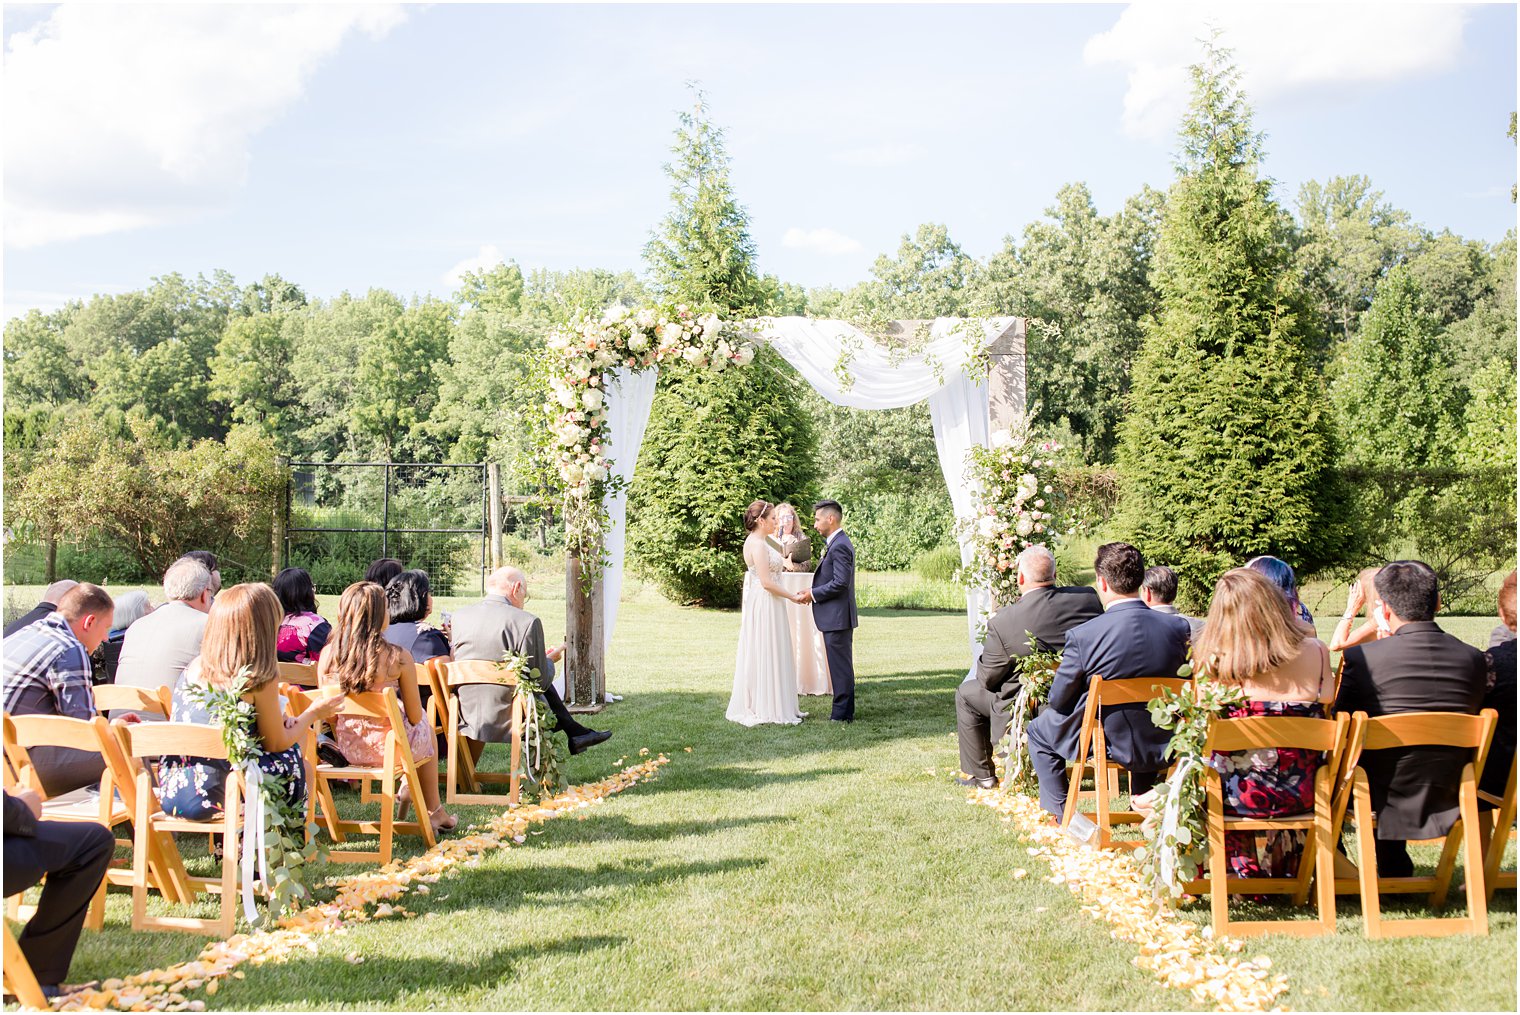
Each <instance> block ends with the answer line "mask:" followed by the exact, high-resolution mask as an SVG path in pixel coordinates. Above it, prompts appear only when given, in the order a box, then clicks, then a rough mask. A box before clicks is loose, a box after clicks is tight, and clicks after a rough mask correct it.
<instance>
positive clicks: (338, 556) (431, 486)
mask: <svg viewBox="0 0 1520 1015" xmlns="http://www.w3.org/2000/svg"><path fill="white" fill-rule="evenodd" d="M486 471H487V470H486V466H485V465H483V464H479V463H475V464H465V465H460V464H452V463H450V464H437V463H428V462H291V463H290V483H289V485H288V486H287V487H286V495H285V526H284V535H283V547H284V550H283V557H282V559H283V563H284V565H285V566H286V567H303V568H305V569H306V570H307V571H308V572H310V573H311V578H312V582H313V584H315V585H316V588H317V591H318V592H319V593H322V594H324V595H336V594H338V593H340V592H342V591H343V590H344V589H345V588H347V587H348V586H349V585H351V584H352V583H354V582H356V581H359V580H360V579H361V578H363V577H364V571H365V569H366V568H367V567H369V564H370V562H371V561H373V560H376V559H378V558H381V557H394V558H395V559H397V560H399V561H401V563H402V564H403V565H405V566H406V567H409V568H421V569H422V570H424V571H426V572H427V573H428V577H429V579H430V584H431V585H432V590H433V594H434V595H435V596H453V595H473V594H476V593H481V592H484V590H485V573H486V565H487V560H488V553H489V545H488V543H489V538H488V533H489V526H488V523H489V511H488V507H487V504H488V497H487V479H486Z"/></svg>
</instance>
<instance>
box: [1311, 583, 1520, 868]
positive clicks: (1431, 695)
mask: <svg viewBox="0 0 1520 1015" xmlns="http://www.w3.org/2000/svg"><path fill="white" fill-rule="evenodd" d="M1373 587H1374V589H1375V590H1376V592H1377V595H1378V599H1377V601H1376V602H1375V603H1374V604H1373V609H1374V610H1378V611H1381V612H1382V613H1383V615H1384V617H1385V618H1386V620H1387V622H1388V627H1389V629H1390V630H1391V631H1392V634H1391V635H1390V636H1389V637H1387V638H1384V639H1382V640H1381V641H1374V642H1370V643H1368V644H1366V645H1353V646H1352V647H1351V648H1348V649H1347V650H1346V652H1345V655H1344V656H1343V657H1342V658H1343V660H1344V667H1343V670H1342V674H1341V689H1340V694H1339V695H1337V696H1336V699H1335V710H1336V711H1337V712H1366V713H1367V714H1368V715H1369V716H1372V717H1377V716H1381V715H1395V714H1397V713H1400V712H1465V713H1467V714H1469V715H1471V714H1476V713H1477V711H1478V709H1479V708H1480V707H1482V704H1483V695H1484V691H1485V690H1486V687H1487V682H1488V665H1487V663H1486V661H1485V660H1484V658H1483V653H1481V652H1479V651H1478V650H1477V649H1475V648H1473V647H1472V646H1471V645H1468V644H1467V643H1465V642H1463V641H1462V640H1461V639H1459V638H1454V637H1452V636H1451V635H1449V634H1447V633H1446V632H1445V631H1443V630H1441V628H1440V627H1438V626H1437V625H1436V623H1435V614H1436V608H1437V607H1438V606H1439V605H1440V594H1439V592H1438V590H1437V581H1436V575H1435V572H1434V571H1432V570H1431V569H1430V566H1429V565H1427V564H1424V563H1421V562H1420V561H1414V560H1396V561H1394V562H1393V563H1391V564H1388V565H1386V566H1385V567H1383V568H1382V569H1381V570H1380V571H1378V573H1377V576H1376V577H1375V578H1374V579H1373ZM1471 753H1472V752H1470V751H1464V750H1462V749H1460V748H1452V747H1409V748H1391V749H1388V750H1381V751H1367V752H1365V753H1364V754H1363V755H1362V760H1361V767H1362V768H1363V769H1364V770H1365V771H1366V773H1367V780H1368V784H1369V789H1370V790H1371V794H1372V809H1373V811H1374V812H1375V813H1376V814H1377V840H1376V844H1375V845H1376V848H1377V863H1378V873H1379V874H1380V875H1382V876H1384V877H1408V876H1410V875H1411V874H1413V873H1414V863H1413V861H1411V860H1410V858H1409V852H1408V850H1407V849H1406V848H1405V842H1406V840H1408V839H1432V838H1435V837H1437V836H1441V835H1445V834H1446V833H1447V832H1448V831H1450V829H1451V826H1452V825H1453V824H1454V823H1455V822H1456V820H1457V817H1458V812H1457V785H1458V782H1459V781H1460V779H1461V774H1462V766H1463V765H1465V764H1466V763H1467V761H1468V760H1469V759H1470V756H1471ZM1506 774H1508V773H1506Z"/></svg>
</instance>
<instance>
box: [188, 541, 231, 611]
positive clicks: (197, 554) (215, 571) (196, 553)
mask: <svg viewBox="0 0 1520 1015" xmlns="http://www.w3.org/2000/svg"><path fill="white" fill-rule="evenodd" d="M183 556H184V557H187V558H189V559H190V560H198V561H200V562H201V563H202V564H204V565H206V570H207V571H210V572H211V596H212V598H213V599H214V598H216V594H217V593H218V592H220V591H222V565H221V564H220V563H219V562H218V561H217V559H216V554H214V553H212V552H211V551H210V550H191V551H190V552H189V553H186V554H183Z"/></svg>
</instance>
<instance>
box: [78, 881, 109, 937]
mask: <svg viewBox="0 0 1520 1015" xmlns="http://www.w3.org/2000/svg"><path fill="white" fill-rule="evenodd" d="M110 883H111V878H110V874H109V872H108V873H106V874H102V875H101V877H100V887H99V888H97V889H95V897H94V898H93V899H91V900H90V911H89V913H87V914H86V915H85V918H84V925H85V926H86V927H88V928H89V929H90V930H101V929H102V928H104V927H105V925H106V886H107V885H109V884H110Z"/></svg>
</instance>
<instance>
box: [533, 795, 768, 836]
mask: <svg viewBox="0 0 1520 1015" xmlns="http://www.w3.org/2000/svg"><path fill="white" fill-rule="evenodd" d="M654 785H656V786H657V785H659V784H658V783H655V784H654ZM651 788H652V787H651ZM785 820H786V819H785V818H782V817H779V816H776V815H773V814H756V815H752V816H749V817H742V818H717V819H714V820H710V821H704V820H701V819H696V820H692V821H658V822H653V823H650V824H642V823H640V822H637V821H631V820H629V819H628V818H626V817H624V816H623V815H621V814H609V815H598V816H597V817H594V818H587V819H586V820H584V821H576V822H567V825H568V826H569V827H561V828H558V829H556V830H555V831H556V834H555V835H554V838H553V841H552V842H550V841H547V836H540V837H538V838H537V839H535V838H534V837H533V836H529V837H528V843H529V844H532V843H535V842H538V841H543V842H544V844H545V845H558V844H560V843H567V842H604V841H607V840H610V839H624V840H627V841H629V842H666V841H669V840H672V839H684V838H688V837H691V836H696V835H711V834H712V833H714V832H721V831H724V830H726V829H730V828H746V827H748V826H750V825H770V824H775V823H777V822H780V821H785Z"/></svg>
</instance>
